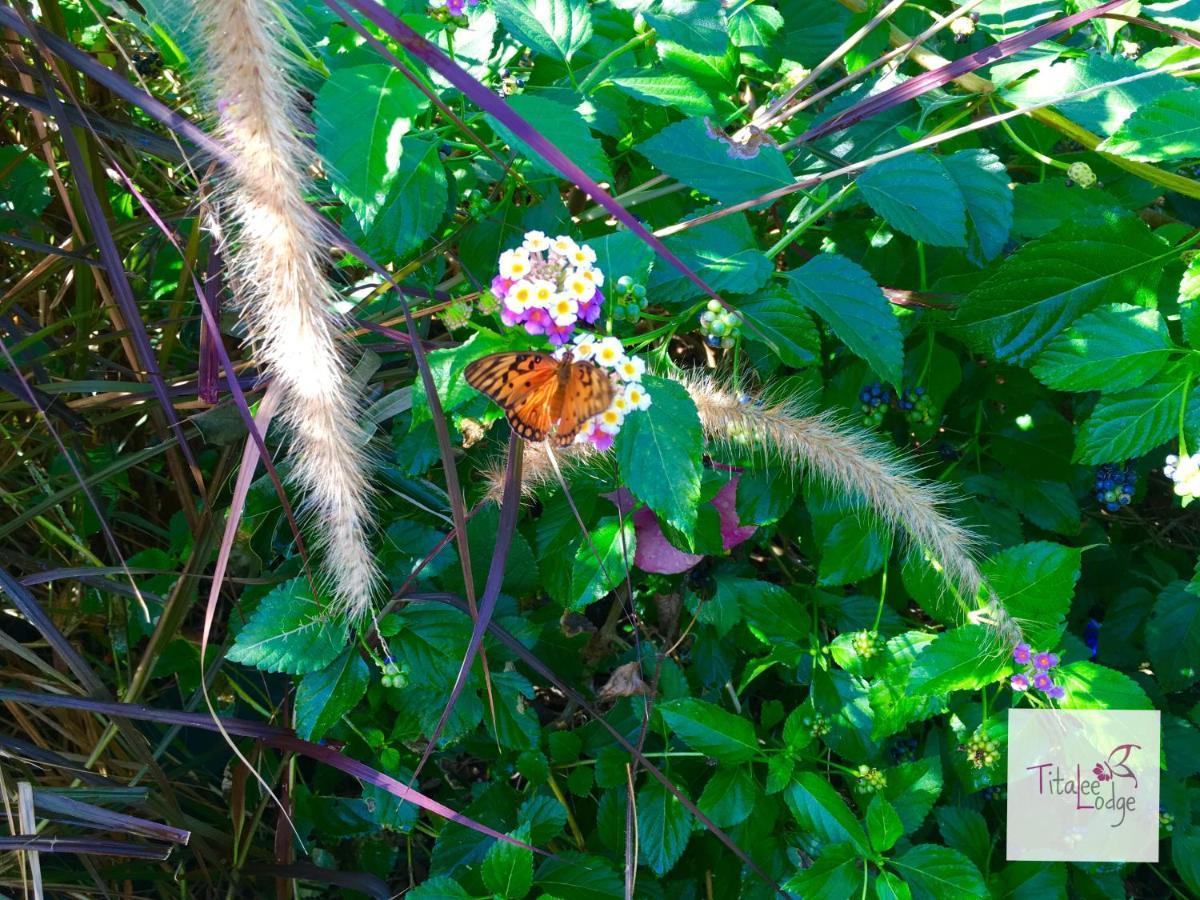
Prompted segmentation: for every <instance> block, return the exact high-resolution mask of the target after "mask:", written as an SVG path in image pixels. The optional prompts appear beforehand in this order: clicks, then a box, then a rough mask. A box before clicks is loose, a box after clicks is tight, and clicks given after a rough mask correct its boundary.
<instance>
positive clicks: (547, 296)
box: [529, 278, 558, 309]
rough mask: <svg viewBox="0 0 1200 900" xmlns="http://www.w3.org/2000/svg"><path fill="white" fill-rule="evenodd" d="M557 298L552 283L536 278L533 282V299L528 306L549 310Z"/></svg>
mask: <svg viewBox="0 0 1200 900" xmlns="http://www.w3.org/2000/svg"><path fill="white" fill-rule="evenodd" d="M557 298H558V292H557V291H556V290H555V289H554V282H552V281H546V279H544V278H538V279H537V280H535V281H534V282H533V299H532V300H531V301H530V304H529V305H530V306H536V307H538V308H539V309H549V308H550V307H551V306H553V305H554V301H555V300H556V299H557Z"/></svg>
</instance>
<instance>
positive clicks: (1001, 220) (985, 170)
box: [941, 150, 1013, 261]
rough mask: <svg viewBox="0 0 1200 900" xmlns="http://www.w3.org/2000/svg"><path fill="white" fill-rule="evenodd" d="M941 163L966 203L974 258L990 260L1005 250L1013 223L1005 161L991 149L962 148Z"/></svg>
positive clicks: (970, 242) (970, 244)
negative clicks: (1001, 160)
mask: <svg viewBox="0 0 1200 900" xmlns="http://www.w3.org/2000/svg"><path fill="white" fill-rule="evenodd" d="M941 162H942V165H943V166H945V168H946V172H947V174H948V175H949V176H950V177H951V178H953V179H954V183H955V184H957V185H958V189H959V190H960V191H961V192H962V198H963V201H964V202H965V203H966V207H967V224H968V226H969V227H968V232H967V242H968V243H967V246H968V249H969V250H970V252H971V253H972V258H973V259H976V260H978V261H984V260H989V259H991V258H992V257H994V256H996V255H997V254H998V253H999V252H1000V251H1001V250H1003V249H1004V245H1005V244H1006V243H1007V242H1008V233H1009V231H1010V230H1011V229H1012V223H1013V192H1012V189H1011V188H1010V187H1009V186H1008V171H1007V170H1006V169H1005V168H1004V163H1002V162H1000V157H998V156H996V154H995V153H992V152H991V151H990V150H959V151H958V152H957V153H952V154H951V155H949V156H947V157H945V158H944V159H942V160H941Z"/></svg>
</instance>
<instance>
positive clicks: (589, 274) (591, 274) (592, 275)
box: [577, 269, 604, 287]
mask: <svg viewBox="0 0 1200 900" xmlns="http://www.w3.org/2000/svg"><path fill="white" fill-rule="evenodd" d="M577 271H578V272H579V274H580V275H581V276H582V277H583V278H586V279H587V280H588V281H590V282H591V283H592V284H594V285H595V286H596V287H604V272H602V271H601V270H600V269H579V270H577Z"/></svg>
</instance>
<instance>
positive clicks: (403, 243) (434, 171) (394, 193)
mask: <svg viewBox="0 0 1200 900" xmlns="http://www.w3.org/2000/svg"><path fill="white" fill-rule="evenodd" d="M400 143H401V146H402V147H403V153H402V154H401V156H400V167H399V169H398V170H397V171H396V174H395V177H394V178H393V179H392V187H391V190H390V191H388V195H387V199H386V200H384V202H383V205H382V207H381V208H380V210H379V212H378V214H377V215H376V216H375V220H374V223H373V224H372V226H371V229H370V231H369V232H368V234H367V240H366V245H367V249H368V250H375V249H376V248H379V249H380V250H382V251H383V252H385V253H387V254H390V255H392V256H396V257H399V256H403V255H404V254H405V253H407V252H409V251H410V250H413V249H415V248H416V247H419V246H420V245H421V244H422V243H424V241H425V239H426V238H428V237H429V236H430V235H431V234H433V231H434V229H435V228H437V226H438V224H439V223H440V222H441V221H442V218H443V217H444V216H445V215H446V205H447V200H448V194H447V184H446V170H445V168H444V167H443V166H442V160H441V156H440V155H439V153H438V146H439V145H438V144H437V142H435V141H430V140H425V139H423V138H417V137H406V138H404V139H403V140H402V141H401V142H400Z"/></svg>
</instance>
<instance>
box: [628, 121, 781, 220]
mask: <svg viewBox="0 0 1200 900" xmlns="http://www.w3.org/2000/svg"><path fill="white" fill-rule="evenodd" d="M637 151H638V152H639V153H641V154H642V155H643V156H645V157H646V158H647V159H648V160H650V162H652V163H654V165H655V166H656V167H657V168H658V169H659V171H661V172H663V173H665V174H667V175H670V176H671V177H672V178H675V179H677V180H679V181H681V182H683V183H684V184H686V185H688V186H689V187H694V188H695V189H696V190H698V191H700V192H701V193H702V194H707V195H708V196H710V197H712V198H714V199H716V200H720V201H721V202H722V203H740V202H741V201H743V200H750V199H752V198H754V197H757V196H759V195H760V194H765V193H767V192H768V191H773V190H776V189H777V188H781V187H786V186H787V185H789V184H791V183H792V182H793V181H794V180H795V179H794V178H793V177H792V173H791V172H790V171H788V167H787V162H786V161H785V160H784V158H783V153H782V152H780V150H779V148H778V147H773V146H771V145H770V144H764V145H762V146H761V147H760V148H759V151H758V154H757V155H756V156H754V157H752V158H750V159H741V158H734V157H732V156H730V155H729V153H728V147H727V145H726V144H724V143H722V142H721V141H719V140H717V139H716V138H713V137H710V136H709V134H708V132H707V130H706V128H705V125H704V123H703V122H701V121H699V120H698V119H685V120H684V121H682V122H676V123H674V124H673V125H668V126H667V127H666V128H664V129H663V130H662V131H660V132H659V133H658V134H656V135H654V136H653V137H652V138H650V139H649V140H647V141H643V142H642V143H640V144H638V146H637Z"/></svg>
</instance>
